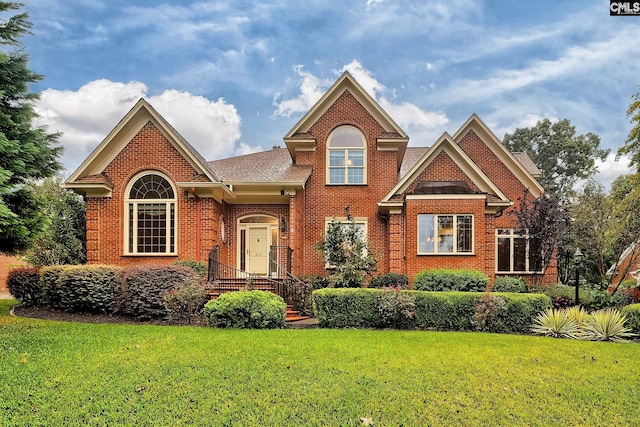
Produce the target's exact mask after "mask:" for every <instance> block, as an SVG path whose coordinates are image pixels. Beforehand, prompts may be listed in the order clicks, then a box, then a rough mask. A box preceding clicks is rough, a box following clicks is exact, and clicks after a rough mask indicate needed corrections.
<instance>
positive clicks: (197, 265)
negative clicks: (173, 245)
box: [173, 259, 207, 278]
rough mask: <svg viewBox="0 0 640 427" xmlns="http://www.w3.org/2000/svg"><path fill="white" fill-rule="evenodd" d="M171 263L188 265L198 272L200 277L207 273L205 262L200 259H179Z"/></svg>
mask: <svg viewBox="0 0 640 427" xmlns="http://www.w3.org/2000/svg"><path fill="white" fill-rule="evenodd" d="M173 264H174V265H181V266H183V267H188V268H190V269H192V270H193V271H195V272H196V273H198V275H199V276H200V277H201V278H204V276H205V274H206V273H207V264H205V263H204V262H202V261H196V260H194V259H184V260H182V259H181V260H178V261H176V262H174V263H173Z"/></svg>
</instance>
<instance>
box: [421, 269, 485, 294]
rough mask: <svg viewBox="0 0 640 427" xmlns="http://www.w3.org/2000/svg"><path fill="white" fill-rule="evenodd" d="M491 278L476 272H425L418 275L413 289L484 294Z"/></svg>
mask: <svg viewBox="0 0 640 427" xmlns="http://www.w3.org/2000/svg"><path fill="white" fill-rule="evenodd" d="M488 282H489V278H488V277H487V275H486V274H483V273H481V272H479V271H474V270H423V271H421V272H420V273H418V274H416V276H415V278H414V280H413V289H415V290H418V291H462V292H484V291H485V290H486V289H487V283H488Z"/></svg>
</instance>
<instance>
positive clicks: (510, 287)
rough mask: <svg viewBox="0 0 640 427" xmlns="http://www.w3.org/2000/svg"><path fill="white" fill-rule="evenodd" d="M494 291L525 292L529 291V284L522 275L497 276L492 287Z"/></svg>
mask: <svg viewBox="0 0 640 427" xmlns="http://www.w3.org/2000/svg"><path fill="white" fill-rule="evenodd" d="M491 290H492V291H493V292H511V293H520V294H524V293H527V292H529V285H527V282H525V281H524V279H522V278H521V277H505V276H501V277H498V278H496V281H495V282H493V287H492V288H491Z"/></svg>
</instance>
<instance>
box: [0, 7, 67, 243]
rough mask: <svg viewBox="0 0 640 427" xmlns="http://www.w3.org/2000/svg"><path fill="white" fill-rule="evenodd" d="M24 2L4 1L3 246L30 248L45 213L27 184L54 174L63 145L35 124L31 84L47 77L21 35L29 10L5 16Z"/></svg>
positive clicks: (0, 38)
mask: <svg viewBox="0 0 640 427" xmlns="http://www.w3.org/2000/svg"><path fill="white" fill-rule="evenodd" d="M20 7H22V4H19V3H13V2H0V252H8V253H12V252H16V251H19V250H22V249H25V248H26V247H27V246H28V245H29V242H30V240H31V238H32V237H33V234H34V232H37V231H39V230H40V229H42V227H43V225H44V223H43V220H44V217H43V216H42V214H41V213H40V211H39V205H38V200H37V198H36V197H35V195H34V193H33V191H31V190H30V189H29V187H28V184H29V183H30V182H33V181H34V180H38V179H42V178H47V177H50V176H53V175H54V174H55V173H56V172H57V171H58V170H59V169H60V164H59V163H58V161H57V158H58V156H59V155H60V153H61V150H62V148H61V147H59V146H56V144H57V140H58V137H59V135H58V134H50V133H47V129H46V128H44V127H34V126H33V124H32V121H33V119H34V118H35V117H36V113H35V110H34V107H33V102H34V101H35V100H37V99H38V94H36V93H33V92H31V91H30V90H29V84H31V83H35V82H37V81H39V80H41V79H42V76H40V75H38V74H36V73H35V72H33V71H31V70H30V69H29V68H28V66H27V65H28V57H27V55H26V54H25V53H24V51H23V49H22V48H21V46H20V43H19V41H18V40H19V39H20V37H22V36H24V35H26V34H29V29H30V28H31V23H30V22H29V21H28V20H27V18H28V14H27V13H20V14H17V15H14V16H11V17H9V18H8V19H6V18H4V16H3V15H6V14H7V13H10V12H11V11H14V10H17V9H20Z"/></svg>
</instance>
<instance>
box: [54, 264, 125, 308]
mask: <svg viewBox="0 0 640 427" xmlns="http://www.w3.org/2000/svg"><path fill="white" fill-rule="evenodd" d="M119 270H120V269H119V268H118V267H112V266H104V265H69V266H66V268H65V269H63V270H61V271H60V274H59V276H58V280H57V282H56V291H57V292H59V294H58V295H57V301H58V308H61V309H62V310H64V311H70V312H90V313H113V312H114V311H115V299H114V289H115V277H116V274H117V272H118V271H119Z"/></svg>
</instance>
